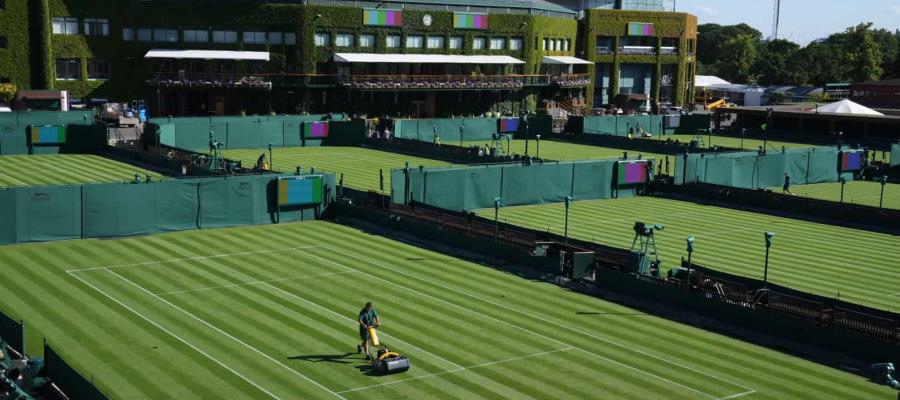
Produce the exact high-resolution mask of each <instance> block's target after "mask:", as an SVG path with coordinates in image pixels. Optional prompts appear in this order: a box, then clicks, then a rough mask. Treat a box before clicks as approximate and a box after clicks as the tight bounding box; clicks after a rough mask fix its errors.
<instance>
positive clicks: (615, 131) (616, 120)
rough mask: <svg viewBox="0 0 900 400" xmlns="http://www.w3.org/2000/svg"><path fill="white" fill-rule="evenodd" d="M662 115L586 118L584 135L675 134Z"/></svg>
mask: <svg viewBox="0 0 900 400" xmlns="http://www.w3.org/2000/svg"><path fill="white" fill-rule="evenodd" d="M663 117H664V116H662V115H626V116H615V115H608V116H589V117H584V133H586V134H595V135H613V136H628V133H631V134H632V135H634V136H641V135H642V134H644V135H646V134H652V135H659V134H660V133H662V134H666V135H668V134H672V133H675V131H676V128H675V127H667V126H665V124H664V121H663ZM708 125H709V124H708V123H707V126H708Z"/></svg>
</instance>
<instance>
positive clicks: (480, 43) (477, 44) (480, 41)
mask: <svg viewBox="0 0 900 400" xmlns="http://www.w3.org/2000/svg"><path fill="white" fill-rule="evenodd" d="M484 45H485V42H484V38H483V37H477V38H474V39H472V48H473V49H475V50H484Z"/></svg>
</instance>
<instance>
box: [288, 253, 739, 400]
mask: <svg viewBox="0 0 900 400" xmlns="http://www.w3.org/2000/svg"><path fill="white" fill-rule="evenodd" d="M322 247H323V248H329V249H331V248H330V247H328V246H322ZM331 250H335V249H331ZM298 251H300V252H301V253H304V254H308V255H310V256H313V257H315V258H318V259H320V260H324V261H327V262H330V263H332V264H335V265H339V266H342V267H344V268H347V269H353V268H351V267H349V266H347V265H345V264H342V263H339V262H337V261H332V260H329V259H327V258H323V257H321V256H318V255H316V254H312V253H310V252H306V251H301V250H298ZM337 254H340V252H338V253H337ZM343 254H344V255H347V256H350V257H353V258H356V259H357V260H360V261H363V262H369V261H366V260H363V259H362V258H359V257H357V256H354V255H352V254H350V253H343ZM378 265H379V266H382V267H384V268H385V269H389V270H391V271H394V272H397V273H399V274H401V275H406V276H410V275H408V274H406V273H403V272H401V271H399V270H397V269H394V268H390V267H387V266H384V265H382V264H378ZM357 271H358V272H359V273H361V274H364V275H368V276H369V277H371V278H372V279H376V280H379V281H382V282H385V283H387V284H390V285H394V286H397V287H399V288H402V289H405V290H407V291H409V292H412V293H416V294H418V295H420V296H423V297H427V298H430V299H433V300H436V301H439V302H441V303H444V304H447V305H450V306H453V307H456V308H459V309H462V310H464V311H466V312H469V313H471V314H475V315H481V316H482V317H484V318H487V319H490V320H493V321H497V322H499V323H501V324H504V325H508V326H510V327H513V328H516V329H518V330H520V331H523V332H528V333H530V334H532V335H535V336H537V337H541V338H544V339H546V340H549V341H552V342H556V343H559V344H561V345H563V346H565V347H572V348H574V349H577V350H581V351H583V352H585V353H587V354H590V355H593V356H595V357H598V358H600V359H603V360H606V361H608V362H610V363H613V364H616V365H619V366H621V367H624V368H628V369H631V370H633V371H636V372H640V373H643V374H645V375H648V376H650V377H653V378H656V379H659V380H661V381H666V382H669V383H671V384H673V385H675V386H679V387H682V388H684V389H687V390H690V391H692V392H696V393H699V394H702V395H704V396H706V397H709V398H713V399H714V398H716V396H713V395H711V394H709V393H706V392H703V391H700V390H697V389H694V388H692V387H690V386H686V385H684V384H681V383H678V382H675V381H673V380H671V379H666V378H663V377H661V376H659V375H656V374H654V373H652V372H650V371H646V370H643V369H640V368H637V367H634V366H632V365H628V364H625V363H622V362H619V361H616V360H613V359H611V358H609V357H605V356H602V355H600V354H597V353H594V352H591V351H588V350H585V349H582V348H580V347H578V346H573V345H571V344H568V343H566V342H563V341H561V340H559V339H554V338H551V337H549V336H546V335H542V334H540V333H537V332H534V331H532V330H529V329H526V328H523V327H521V326H518V325H515V324H513V323H510V322H506V321H504V320H501V319H499V318H496V317H492V316H490V315H487V314H484V313H481V312H479V311H475V310H472V309H470V308H467V307H463V306H461V305H459V304H456V303H452V302H449V301H447V300H444V299H441V298H438V297H434V296H432V295H430V294H427V293H423V292H420V291H418V290H415V289H412V288H409V287H406V286H403V285H401V284H399V283H396V282H392V281H389V280H386V279H382V278H379V277H377V276H375V275H372V274H369V273H366V272H363V271H359V270H357ZM410 277H412V276H410ZM412 278H416V277H412ZM416 279H420V278H416ZM437 286H441V287H443V288H444V289H447V290H450V291H453V292H457V293H460V294H465V293H462V292H458V291H456V290H453V289H451V288H448V287H446V286H442V285H437ZM467 295H468V294H467ZM470 296H471V295H470ZM471 297H475V298H477V297H476V296H471ZM483 301H485V302H488V301H487V300H483ZM516 311H517V312H519V311H518V310H516ZM519 313H521V312H519ZM528 316H529V317H530V318H535V319H539V317H535V316H533V315H528ZM735 386H739V385H735Z"/></svg>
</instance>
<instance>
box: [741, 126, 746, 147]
mask: <svg viewBox="0 0 900 400" xmlns="http://www.w3.org/2000/svg"><path fill="white" fill-rule="evenodd" d="M746 134H747V128H741V150H743V149H744V135H746Z"/></svg>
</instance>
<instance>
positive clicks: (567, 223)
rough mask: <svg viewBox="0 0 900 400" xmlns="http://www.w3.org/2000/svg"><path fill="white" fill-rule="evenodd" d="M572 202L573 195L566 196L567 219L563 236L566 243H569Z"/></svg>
mask: <svg viewBox="0 0 900 400" xmlns="http://www.w3.org/2000/svg"><path fill="white" fill-rule="evenodd" d="M571 203H572V196H566V221H565V228H563V237H564V238H565V240H566V243H569V204H571Z"/></svg>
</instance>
